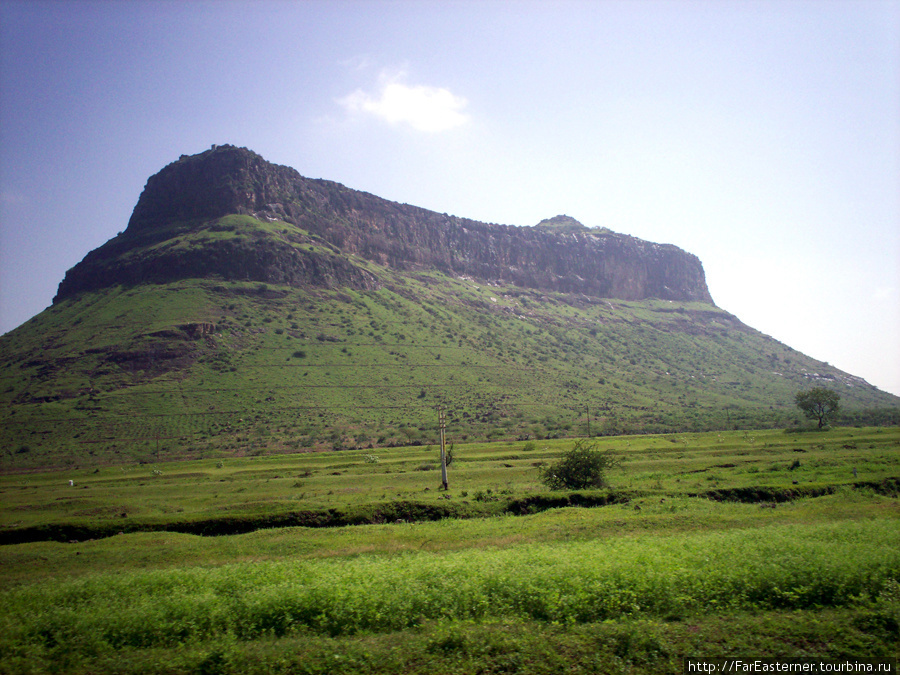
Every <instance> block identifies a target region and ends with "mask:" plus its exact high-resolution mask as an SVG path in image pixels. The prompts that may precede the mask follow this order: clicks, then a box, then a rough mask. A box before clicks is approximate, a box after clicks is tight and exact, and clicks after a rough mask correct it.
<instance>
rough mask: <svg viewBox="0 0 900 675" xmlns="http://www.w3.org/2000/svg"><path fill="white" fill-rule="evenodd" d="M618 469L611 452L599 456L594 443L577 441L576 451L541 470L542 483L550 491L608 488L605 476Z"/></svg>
mask: <svg viewBox="0 0 900 675" xmlns="http://www.w3.org/2000/svg"><path fill="white" fill-rule="evenodd" d="M617 466H619V461H618V459H616V458H615V457H613V456H612V455H610V453H609V452H600V451H599V450H597V449H595V445H594V444H593V443H588V442H587V441H585V440H578V441H575V447H573V448H572V449H571V450H569V451H568V452H567V453H565V454H564V455H563V456H562V457H561V458H560V459H559V461H557V462H555V463H553V464H550V465H549V466H545V467H542V468H541V482H542V483H544V485H546V486H547V487H548V488H550V489H551V490H584V489H586V488H601V487H603V486H605V485H606V475H605V472H606V471H607V470H608V469H613V468H615V467H617Z"/></svg>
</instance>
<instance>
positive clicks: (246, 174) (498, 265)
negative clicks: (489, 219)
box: [56, 145, 712, 303]
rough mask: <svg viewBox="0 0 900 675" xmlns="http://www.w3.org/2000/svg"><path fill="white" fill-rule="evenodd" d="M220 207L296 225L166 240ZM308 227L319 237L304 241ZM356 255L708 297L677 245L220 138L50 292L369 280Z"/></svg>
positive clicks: (604, 288) (537, 280)
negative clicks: (440, 201)
mask: <svg viewBox="0 0 900 675" xmlns="http://www.w3.org/2000/svg"><path fill="white" fill-rule="evenodd" d="M230 214H242V215H246V216H252V217H253V218H255V219H257V220H258V221H261V222H263V223H279V222H280V223H284V224H290V225H293V226H295V227H294V228H288V227H285V228H284V229H283V230H282V231H281V232H280V233H279V234H278V235H275V234H272V235H271V236H260V232H255V233H253V234H254V236H252V237H250V236H247V237H233V238H231V239H217V238H215V237H208V238H207V239H206V240H204V243H203V245H198V246H183V245H181V242H179V245H174V244H173V243H172V241H173V238H174V237H179V236H181V237H184V236H185V233H188V234H191V233H193V234H195V235H196V234H197V233H200V232H202V231H204V230H205V229H207V228H210V227H214V225H211V224H214V223H215V221H217V219H220V218H222V217H224V216H228V215H230ZM298 228H299V229H298ZM304 231H305V232H304ZM238 234H240V233H238ZM310 238H311V239H310ZM313 240H314V241H315V242H317V243H319V244H321V245H322V246H325V247H326V248H327V249H330V250H324V249H322V248H321V246H320V247H319V249H317V250H313V248H312V247H307V246H303V245H302V244H304V243H306V242H309V241H313ZM167 242H169V244H168V246H167ZM138 251H140V255H138V254H136V252H138ZM354 256H356V257H357V259H358V258H363V259H366V260H370V261H373V262H375V263H378V264H380V265H385V266H389V267H392V268H395V269H400V270H415V269H438V270H441V271H443V272H446V273H448V274H453V275H457V276H471V277H473V278H476V279H481V280H484V281H494V282H498V283H504V284H515V285H518V286H523V287H528V288H536V289H545V290H550V291H561V292H571V293H584V294H586V295H592V296H598V297H614V298H620V299H623V300H641V299H644V298H649V297H655V298H661V299H666V300H680V301H701V302H708V303H712V298H711V297H710V294H709V291H708V289H707V287H706V280H705V277H704V273H703V267H702V265H701V263H700V261H699V260H698V259H697V257H696V256H693V255H691V254H689V253H686V252H684V251H682V250H681V249H679V248H677V247H675V246H671V245H664V244H654V243H651V242H647V241H642V240H640V239H636V238H634V237H629V236H625V235H620V234H616V233H613V232H611V231H609V230H605V229H604V230H597V229H588V228H586V227H584V226H583V225H581V224H580V223H578V222H577V221H575V220H574V219H572V218H570V217H568V216H557V217H556V218H552V219H549V220H547V221H542V223H541V224H539V226H537V227H514V226H505V225H493V224H487V223H482V222H478V221H474V220H469V219H465V218H458V217H455V216H448V215H446V214H440V213H436V212H433V211H428V210H427V209H422V208H419V207H415V206H409V205H407V204H398V203H396V202H391V201H388V200H385V199H381V198H379V197H376V196H375V195H371V194H368V193H365V192H360V191H357V190H351V189H349V188H347V187H345V186H343V185H340V184H338V183H333V182H331V181H325V180H314V179H309V178H304V177H303V176H301V175H300V174H299V173H297V171H295V170H294V169H292V168H290V167H286V166H279V165H275V164H271V163H269V162H267V161H265V160H264V159H263V158H262V157H260V156H259V155H257V154H256V153H254V152H251V151H249V150H247V149H244V148H236V147H234V146H229V145H225V146H214V147H213V148H212V149H210V150H207V151H206V152H203V153H200V154H198V155H193V156H185V155H183V156H182V157H181V158H180V159H179V160H178V161H176V162H173V163H172V164H170V165H168V166H167V167H165V168H164V169H163V170H162V171H160V172H159V173H157V174H156V175H154V176H152V177H151V178H150V179H149V180H148V181H147V185H146V187H145V188H144V191H143V193H142V194H141V196H140V199H139V200H138V203H137V206H136V207H135V209H134V213H133V214H132V216H131V219H130V221H129V223H128V228H127V229H126V231H125V232H124V233H123V234H122V235H120V236H119V237H116V238H115V239H113V240H111V241H110V242H107V244H105V245H104V246H102V247H100V248H99V249H97V250H95V251H93V252H91V253H90V254H88V256H87V257H86V258H85V259H84V260H83V261H82V262H81V263H79V264H78V265H76V266H75V267H74V268H72V269H71V270H69V272H68V273H67V274H66V278H65V279H64V280H63V282H62V283H61V284H60V287H59V292H58V294H57V298H56V299H57V300H58V299H62V298H65V297H69V296H71V295H73V294H76V293H79V292H81V291H84V290H90V289H94V288H99V287H103V286H108V285H112V284H129V285H130V284H137V283H146V282H165V281H169V280H175V279H182V278H190V277H209V276H216V277H221V278H225V279H250V280H254V281H263V282H271V283H285V284H291V285H305V284H309V285H318V286H323V285H324V286H329V285H347V286H351V287H371V286H373V285H374V284H376V283H377V279H376V278H375V277H373V274H372V273H371V272H369V271H367V270H364V269H362V268H361V267H360V266H359V265H356V264H354V263H353V257H354Z"/></svg>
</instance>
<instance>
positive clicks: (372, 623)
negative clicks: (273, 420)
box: [0, 427, 900, 673]
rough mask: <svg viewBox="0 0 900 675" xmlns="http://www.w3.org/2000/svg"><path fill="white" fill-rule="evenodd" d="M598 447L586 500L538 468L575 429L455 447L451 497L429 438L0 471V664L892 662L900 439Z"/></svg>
mask: <svg viewBox="0 0 900 675" xmlns="http://www.w3.org/2000/svg"><path fill="white" fill-rule="evenodd" d="M595 440H596V442H597V446H598V447H599V448H600V449H603V450H610V451H612V452H615V453H616V454H618V455H619V456H620V458H621V460H622V464H621V467H620V468H618V469H616V470H614V471H612V472H611V473H610V474H609V475H608V479H609V483H610V485H609V487H608V488H607V489H605V490H604V491H599V492H584V493H576V494H570V493H549V492H547V490H546V488H544V486H543V485H541V483H540V482H539V480H538V478H539V471H538V467H539V466H540V465H541V463H543V462H551V461H553V460H554V459H555V458H556V457H557V456H559V454H560V453H562V452H563V451H565V450H567V449H568V448H570V447H571V445H572V441H563V440H545V441H530V442H500V443H483V444H469V445H466V444H460V443H457V444H456V445H455V446H454V461H453V463H452V464H451V466H450V470H449V479H450V489H449V490H448V491H447V492H443V491H440V490H438V487H439V485H440V472H439V471H438V470H437V460H438V448H437V447H436V446H431V447H428V446H419V447H407V448H385V449H373V450H366V451H357V450H346V451H340V452H334V451H331V452H316V453H299V454H278V455H271V456H249V457H242V458H230V459H221V458H213V459H204V460H195V461H181V462H171V463H165V462H162V463H152V464H128V465H119V466H102V467H95V468H90V469H81V470H74V469H69V470H65V471H55V472H44V473H19V474H6V475H3V476H0V495H2V500H0V514H2V520H0V524H2V529H0V535H2V536H3V537H4V541H7V542H9V541H16V540H17V538H18V540H20V541H23V543H7V544H6V545H3V546H0V575H2V576H0V580H2V588H3V590H2V591H0V606H2V607H3V608H4V611H3V612H2V616H0V672H5V673H29V672H34V673H44V672H72V673H97V672H103V673H106V672H113V673H137V672H141V673H245V672H246V673H326V672H328V673H358V672H375V673H395V672H405V673H426V672H427V673H434V672H441V673H475V672H480V673H558V672H572V673H609V672H625V673H680V672H682V671H681V668H682V658H684V657H687V656H694V657H716V656H743V657H748V656H750V657H778V658H788V657H808V658H809V657H815V658H823V659H852V658H879V659H893V660H894V661H896V660H897V659H898V657H900V652H898V645H900V629H898V625H900V583H898V582H900V502H898V477H900V452H898V450H900V429H898V428H896V427H888V428H839V429H832V430H829V431H826V432H807V433H786V432H783V431H775V430H765V431H757V432H746V431H741V432H712V433H701V434H677V435H658V436H657V435H648V436H623V437H616V438H602V439H595ZM70 481H72V483H73V484H71V485H70ZM562 503H572V504H575V503H581V504H599V503H606V505H604V506H594V507H592V508H587V507H577V506H566V507H562V508H560V507H558V505H559V504H562ZM398 515H399V516H404V517H397V516H398ZM301 517H302V518H305V519H306V520H303V522H308V523H311V524H319V525H321V524H327V523H329V522H331V523H335V522H359V523H363V524H358V525H348V526H340V527H302V526H292V527H271V524H272V523H284V522H291V520H290V519H291V518H301ZM432 519H436V520H432ZM398 521H401V522H398ZM267 526H268V527H267ZM192 528H193V529H192ZM190 531H210V532H212V531H215V532H226V531H243V533H241V534H229V535H223V536H200V535H197V534H190V533H188V532H190ZM72 533H78V534H77V535H76V536H74V537H73V538H65V539H64V540H63V541H57V540H54V539H58V538H60V537H62V536H65V537H72ZM28 538H30V539H32V540H31V541H27V539H28Z"/></svg>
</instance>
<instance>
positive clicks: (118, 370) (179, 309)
mask: <svg viewBox="0 0 900 675" xmlns="http://www.w3.org/2000/svg"><path fill="white" fill-rule="evenodd" d="M228 218H232V219H233V218H235V217H228ZM228 218H226V219H224V222H225V224H229V223H231V221H229V220H228ZM239 218H240V223H239V224H240V225H241V226H242V229H241V230H240V232H239V233H237V234H236V233H235V232H234V231H233V230H231V231H229V230H227V229H222V228H221V227H220V228H219V229H220V232H221V234H220V237H232V238H234V237H253V236H254V234H253V233H254V232H256V231H264V232H268V231H269V230H272V231H273V232H280V233H284V232H288V231H291V232H292V234H293V235H296V236H295V239H296V241H294V242H293V243H291V245H292V246H296V247H305V248H306V251H307V252H308V253H309V254H310V255H318V256H329V255H333V253H331V252H330V250H329V249H328V246H327V245H326V244H324V243H317V241H316V240H315V238H314V237H311V236H307V234H306V233H303V232H300V231H299V228H296V227H295V226H293V225H289V224H287V223H277V224H273V223H265V222H262V221H255V220H254V219H252V218H250V217H248V216H240V217H239ZM217 222H218V224H219V225H220V226H221V225H222V222H220V221H217ZM231 224H234V223H231ZM213 229H215V228H213ZM179 236H180V237H181V238H179V237H175V238H173V239H170V240H169V241H168V242H167V244H166V246H168V247H190V246H202V244H198V243H196V242H197V241H198V240H202V236H199V237H198V234H197V231H196V230H195V231H192V232H188V233H185V234H183V235H179ZM304 236H305V237H307V238H306V239H304V238H303V237H304ZM192 242H193V243H192ZM130 255H141V252H140V251H137V252H135V251H132V252H131V253H130ZM353 265H354V266H355V267H357V268H359V269H361V270H363V271H368V272H370V273H371V274H372V275H373V276H374V277H376V278H377V279H379V285H378V287H376V288H372V289H365V288H363V289H350V288H347V287H340V286H338V287H315V286H312V285H311V286H308V287H296V286H288V285H283V286H282V285H275V284H262V283H259V282H242V281H234V280H229V281H225V280H217V279H186V280H182V281H176V282H172V283H166V284H144V285H135V286H130V287H122V286H114V287H111V288H107V289H101V290H97V291H92V292H89V293H83V294H80V295H77V296H75V297H72V298H68V299H64V300H61V301H60V302H58V303H56V304H55V305H54V306H53V307H51V308H49V309H47V310H45V311H44V312H42V313H41V314H39V315H38V316H36V317H34V318H33V319H31V320H30V321H29V322H27V323H26V324H24V325H22V326H21V327H19V328H17V329H16V330H14V331H11V332H10V333H8V334H6V335H4V336H2V337H0V355H2V356H0V411H2V412H0V427H2V431H0V447H2V449H3V455H2V459H0V462H2V464H0V467H2V469H3V470H10V469H16V468H28V467H38V466H60V465H86V464H92V463H103V462H110V461H151V460H154V459H156V458H157V457H170V458H171V457H174V456H210V455H216V454H217V453H223V454H252V453H262V452H278V451H296V450H299V449H304V448H329V449H330V448H336V449H340V448H367V447H377V446H380V445H397V444H410V443H419V442H422V443H431V442H435V440H436V438H437V418H438V415H437V409H438V408H439V407H443V408H444V409H445V410H446V411H447V418H448V424H449V431H450V434H451V436H452V437H454V438H457V439H459V440H463V439H470V440H474V439H491V438H524V437H556V436H571V435H584V434H586V433H588V431H590V433H591V434H594V435H596V434H612V433H623V432H654V431H664V430H703V429H710V428H732V427H767V426H782V425H789V424H792V423H794V422H795V421H796V420H797V419H798V415H797V411H796V408H795V407H794V404H793V396H794V394H795V393H796V392H797V391H799V390H801V389H804V388H808V387H810V386H812V385H816V384H823V383H824V384H826V385H827V386H829V387H832V388H834V389H836V390H837V391H838V392H839V393H840V394H841V396H842V401H843V403H844V405H845V408H846V411H847V413H846V415H847V416H846V417H845V418H844V421H845V422H853V421H862V420H863V419H864V421H867V422H879V421H881V422H884V421H891V420H893V421H896V418H897V405H898V399H897V398H896V397H893V396H890V395H888V394H885V393H883V392H880V391H878V390H877V389H875V388H874V387H872V386H871V385H868V384H867V383H865V382H864V381H863V380H861V379H859V378H855V377H852V376H850V375H847V374H846V373H842V372H841V371H838V370H837V369H834V368H831V367H829V366H828V365H826V364H823V363H821V362H818V361H815V360H813V359H810V358H808V357H806V356H804V355H802V354H800V353H799V352H796V351H794V350H792V349H790V348H789V347H787V346H785V345H783V344H781V343H779V342H777V341H775V340H773V339H771V338H769V337H767V336H765V335H762V334H761V333H759V332H758V331H755V330H753V329H751V328H749V327H747V326H745V325H744V324H742V323H741V322H740V321H739V320H738V319H737V318H735V317H734V316H732V315H730V314H728V313H727V312H725V311H723V310H721V309H718V308H716V307H715V306H713V305H710V304H704V303H684V302H670V301H659V300H645V301H641V302H627V301H623V300H617V299H600V298H594V297H588V296H584V295H567V294H559V293H551V292H544V291H540V290H532V289H523V288H520V287H515V286H506V287H503V286H490V285H484V284H483V283H481V282H477V281H474V280H471V279H465V278H456V277H451V276H447V275H444V274H441V273H438V272H423V271H420V272H399V271H397V270H392V269H390V268H388V267H384V266H380V265H377V264H376V263H374V262H372V261H366V260H363V259H361V258H359V259H354V260H353ZM891 416H893V417H891ZM588 426H590V428H589V429H588Z"/></svg>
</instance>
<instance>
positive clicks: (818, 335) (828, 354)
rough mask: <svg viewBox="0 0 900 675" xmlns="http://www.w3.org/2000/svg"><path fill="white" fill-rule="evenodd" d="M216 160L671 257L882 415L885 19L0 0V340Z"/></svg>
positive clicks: (894, 381) (886, 301) (659, 1)
mask: <svg viewBox="0 0 900 675" xmlns="http://www.w3.org/2000/svg"><path fill="white" fill-rule="evenodd" d="M214 143H216V144H223V143H231V144H234V145H238V146H243V147H248V148H250V149H251V150H254V151H256V152H258V153H259V154H261V155H262V156H263V157H264V158H266V159H268V160H270V161H273V162H276V163H278V164H286V165H288V166H292V167H294V168H295V169H297V170H298V171H299V172H300V173H301V174H303V175H305V176H309V177H314V178H327V179H329V180H334V181H337V182H340V183H343V184H345V185H347V186H349V187H351V188H355V189H359V190H364V191H366V192H371V193H374V194H377V195H379V196H381V197H385V198H387V199H392V200H396V201H400V202H405V203H410V204H415V205H417V206H422V207H425V208H429V209H433V210H435V211H439V212H448V213H452V214H455V215H459V216H464V217H468V218H474V219H477V220H483V221H486V222H496V223H504V224H511V225H534V224H536V223H537V222H539V221H540V220H542V219H543V218H548V217H551V216H554V215H556V214H561V213H564V214H568V215H570V216H572V217H574V218H577V219H578V220H580V221H581V222H582V223H584V224H585V225H588V226H604V227H608V228H610V229H612V230H614V231H616V232H622V233H626V234H630V235H633V236H636V237H640V238H643V239H647V240H650V241H656V242H661V243H671V244H675V245H677V246H680V247H681V248H683V249H685V250H687V251H690V252H691V253H694V254H696V255H697V256H699V258H700V259H701V261H702V262H703V265H704V268H705V270H706V276H707V282H708V285H709V288H710V292H711V293H712V296H713V298H714V300H715V302H716V304H717V305H718V306H719V307H722V308H723V309H725V310H727V311H729V312H732V313H733V314H735V315H737V316H738V317H739V318H740V319H741V320H742V321H744V322H745V323H747V324H749V325H750V326H752V327H754V328H756V329H758V330H760V331H762V332H764V333H766V334H768V335H771V336H773V337H774V338H776V339H778V340H779V341H781V342H784V343H786V344H788V345H790V346H791V347H793V348H795V349H797V350H799V351H801V352H804V353H806V354H808V355H810V356H812V357H814V358H817V359H821V360H823V361H827V362H829V363H831V364H832V365H834V366H837V367H838V368H841V369H842V370H845V371H847V372H850V373H852V374H854V375H858V376H861V377H863V378H865V379H866V380H868V381H869V382H871V383H872V384H875V385H876V386H878V387H880V388H881V389H884V390H886V391H890V392H892V393H895V394H898V395H900V0H852V1H849V2H842V1H838V0H805V1H800V0H797V1H790V0H779V1H773V2H762V1H752V0H751V1H744V2H729V1H727V0H723V1H716V2H713V1H711V0H706V1H703V0H697V1H692V2H688V1H678V0H642V1H630V2H628V1H625V0H595V1H580V2H566V1H564V0H563V1H553V2H550V1H541V2H524V1H521V2H520V1H505V2H501V1H499V0H493V1H492V0H479V1H474V2H465V1H455V2H454V1H449V0H445V1H441V2H427V1H420V2H413V1H412V0H399V1H395V2H383V1H376V0H371V1H366V0H355V1H340V0H329V1H328V2H325V1H316V0H307V1H305V2H289V1H287V0H282V1H272V0H251V1H238V0H227V1H224V2H187V1H182V2H178V1H175V0H154V1H141V0H132V1H130V2H112V1H103V2H89V1H75V0H72V1H68V2H66V1H49V0H30V1H29V2H15V1H12V0H0V332H6V331H9V330H11V329H13V328H14V327H16V326H18V325H19V324H21V323H22V322H24V321H26V320H27V319H29V318H30V317H31V316H33V315H35V314H37V313H39V312H40V311H42V310H43V309H44V308H45V307H47V306H48V305H50V303H51V301H52V298H53V296H54V294H55V292H56V288H57V286H58V284H59V282H60V281H61V280H62V278H63V276H64V274H65V272H66V270H67V269H69V268H70V267H72V266H73V265H75V264H76V263H77V262H78V261H79V260H81V259H82V258H83V257H84V256H85V255H86V254H87V253H88V252H89V251H90V250H92V249H94V248H96V247H97V246H100V245H101V244H102V243H103V242H105V241H106V240H108V239H109V238H111V237H113V236H114V235H115V234H116V233H117V232H118V231H120V230H123V229H124V228H125V226H126V225H127V222H128V218H129V216H130V215H131V211H132V209H133V208H134V205H135V203H136V202H137V199H138V197H139V195H140V192H141V190H142V189H143V186H144V184H145V183H146V180H147V178H149V176H150V175H152V174H154V173H156V172H157V171H159V170H160V169H161V168H162V167H163V166H165V165H166V164H168V163H170V162H172V161H175V160H176V159H178V157H179V156H180V155H181V154H194V153H197V152H201V151H203V150H205V149H207V148H209V147H210V145H212V144H214Z"/></svg>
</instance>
